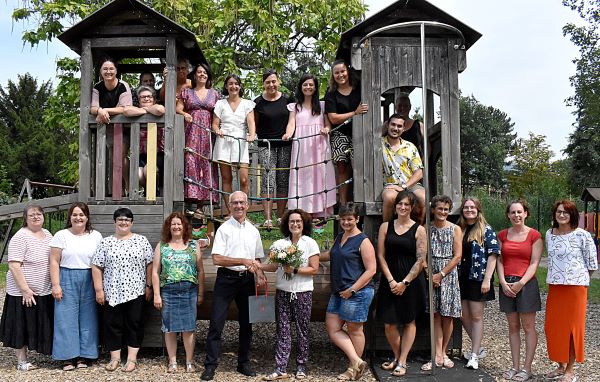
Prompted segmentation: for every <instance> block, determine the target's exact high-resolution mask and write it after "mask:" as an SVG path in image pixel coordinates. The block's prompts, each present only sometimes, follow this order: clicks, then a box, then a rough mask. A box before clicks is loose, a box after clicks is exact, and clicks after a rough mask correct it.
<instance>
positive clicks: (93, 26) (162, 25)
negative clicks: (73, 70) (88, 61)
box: [58, 0, 207, 64]
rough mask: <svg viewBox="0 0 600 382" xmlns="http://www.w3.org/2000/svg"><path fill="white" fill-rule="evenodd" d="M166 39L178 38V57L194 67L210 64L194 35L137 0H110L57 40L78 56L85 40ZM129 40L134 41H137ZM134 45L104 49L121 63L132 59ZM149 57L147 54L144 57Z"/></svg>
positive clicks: (156, 54) (161, 53)
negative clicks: (121, 60) (197, 64)
mask: <svg viewBox="0 0 600 382" xmlns="http://www.w3.org/2000/svg"><path fill="white" fill-rule="evenodd" d="M167 36H173V37H175V39H176V40H177V42H178V43H179V54H181V55H182V56H184V57H187V58H188V59H189V60H190V62H191V63H192V64H195V63H200V62H201V63H207V62H206V58H205V57H204V54H203V53H202V50H201V49H200V47H199V46H198V42H197V41H196V36H195V35H194V33H192V32H191V31H189V30H187V29H185V28H184V27H182V26H181V25H179V24H177V23H176V22H174V21H172V20H171V19H169V18H168V17H166V16H164V15H162V14H160V13H158V12H156V11H155V10H153V9H152V8H150V7H148V6H147V5H145V4H143V3H141V2H139V1H137V0H114V1H111V2H110V3H108V4H107V5H105V6H104V7H102V8H100V9H99V10H97V11H96V12H94V13H92V14H91V15H89V16H88V17H86V18H85V19H83V20H81V21H80V22H79V23H77V24H75V25H74V26H72V27H71V28H69V29H67V30H66V31H64V32H63V33H62V34H61V35H60V36H58V38H59V39H60V40H61V41H62V42H63V43H65V44H66V45H67V46H68V47H69V48H71V49H72V50H73V51H75V52H76V53H77V54H81V42H82V40H83V39H86V38H90V39H92V38H117V37H129V38H138V39H140V40H141V39H147V38H151V37H167ZM130 41H132V42H135V40H134V39H132V40H130ZM135 46H136V45H132V46H130V47H125V46H117V45H115V46H114V48H112V49H111V50H107V49H104V50H105V51H106V53H109V54H110V55H111V56H112V57H113V58H114V59H116V60H119V59H120V58H121V57H131V55H130V53H131V48H132V47H135ZM151 53H153V54H154V55H152V57H165V55H164V54H163V52H161V51H160V50H159V51H154V52H151ZM142 56H144V55H142ZM149 56H150V55H148V54H146V55H145V56H144V57H149Z"/></svg>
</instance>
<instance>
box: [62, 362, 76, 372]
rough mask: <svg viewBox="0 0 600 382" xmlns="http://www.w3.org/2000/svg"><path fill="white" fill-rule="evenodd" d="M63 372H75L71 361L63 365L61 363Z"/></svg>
mask: <svg viewBox="0 0 600 382" xmlns="http://www.w3.org/2000/svg"><path fill="white" fill-rule="evenodd" d="M62 369H63V371H72V370H75V365H74V364H73V361H72V360H71V361H67V362H65V363H63V366H62Z"/></svg>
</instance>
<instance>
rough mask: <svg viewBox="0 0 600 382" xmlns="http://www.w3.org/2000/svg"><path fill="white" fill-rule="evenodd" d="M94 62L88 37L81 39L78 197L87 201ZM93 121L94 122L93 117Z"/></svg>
mask: <svg viewBox="0 0 600 382" xmlns="http://www.w3.org/2000/svg"><path fill="white" fill-rule="evenodd" d="M93 70H94V64H93V62H92V48H91V43H90V40H89V39H83V40H82V41H81V80H80V89H81V94H80V100H79V193H78V195H79V197H80V198H81V199H80V201H84V202H87V200H88V198H89V197H90V188H91V184H90V183H91V177H92V172H91V161H90V153H91V149H92V147H91V142H92V140H91V134H90V127H89V124H88V118H89V117H91V116H90V103H91V100H92V75H93ZM93 123H96V120H95V117H94V121H93Z"/></svg>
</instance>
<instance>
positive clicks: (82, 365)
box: [76, 358, 88, 369]
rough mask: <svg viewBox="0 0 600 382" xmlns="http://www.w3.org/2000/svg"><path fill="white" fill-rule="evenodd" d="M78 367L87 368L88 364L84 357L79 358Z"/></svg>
mask: <svg viewBox="0 0 600 382" xmlns="http://www.w3.org/2000/svg"><path fill="white" fill-rule="evenodd" d="M76 367H77V368H78V369H87V367H88V364H87V362H86V361H85V360H84V359H83V358H79V359H78V360H77V366H76Z"/></svg>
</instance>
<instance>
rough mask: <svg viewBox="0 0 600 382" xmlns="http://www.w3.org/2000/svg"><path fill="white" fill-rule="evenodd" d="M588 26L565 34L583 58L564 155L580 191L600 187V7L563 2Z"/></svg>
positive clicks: (572, 27) (569, 0)
mask: <svg viewBox="0 0 600 382" xmlns="http://www.w3.org/2000/svg"><path fill="white" fill-rule="evenodd" d="M563 4H564V5H565V6H567V7H570V8H571V9H572V10H573V11H575V12H577V13H578V14H579V15H580V16H581V18H582V19H583V20H584V21H585V22H586V25H582V26H576V25H574V24H567V25H565V26H564V27H563V34H564V35H565V36H569V38H570V39H571V41H572V42H573V43H574V44H575V45H576V46H577V47H579V53H580V57H578V58H576V59H575V60H573V62H574V63H575V65H576V71H575V75H574V76H572V77H571V85H572V86H573V88H574V90H575V94H574V95H573V96H571V97H569V98H568V99H567V104H568V105H570V106H574V107H575V108H576V111H575V117H576V122H575V124H574V126H575V131H574V132H573V133H572V134H571V135H570V137H569V144H568V146H567V148H566V149H565V153H567V154H568V155H569V156H570V159H571V163H572V166H573V169H572V170H573V171H572V172H571V180H572V182H573V183H574V184H575V185H576V186H577V187H578V188H579V189H581V188H583V187H588V186H600V32H599V30H600V5H599V4H598V2H589V3H588V2H586V1H585V0H563Z"/></svg>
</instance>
